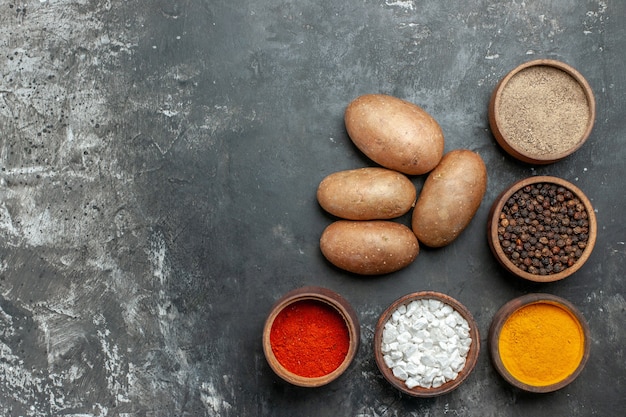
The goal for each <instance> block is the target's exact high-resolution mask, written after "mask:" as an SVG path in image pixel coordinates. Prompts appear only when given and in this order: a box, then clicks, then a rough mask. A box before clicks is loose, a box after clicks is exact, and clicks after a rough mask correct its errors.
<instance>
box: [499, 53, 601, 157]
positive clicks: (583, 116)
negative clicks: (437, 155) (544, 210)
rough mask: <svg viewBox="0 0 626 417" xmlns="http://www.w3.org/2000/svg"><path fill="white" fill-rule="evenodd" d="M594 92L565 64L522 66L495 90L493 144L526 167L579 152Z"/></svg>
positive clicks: (545, 62) (550, 62)
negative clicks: (495, 142) (525, 164)
mask: <svg viewBox="0 0 626 417" xmlns="http://www.w3.org/2000/svg"><path fill="white" fill-rule="evenodd" d="M595 116H596V109H595V99H594V95H593V91H592V89H591V87H590V86H589V83H588V82H587V81H586V80H585V78H584V77H583V76H582V75H581V74H580V73H579V72H578V71H577V70H576V69H574V68H572V67H571V66H570V65H567V64H565V63H563V62H560V61H556V60H552V59H537V60H533V61H529V62H525V63H523V64H521V65H519V66H518V67H516V68H515V69H513V70H512V71H510V72H509V73H508V74H507V75H506V76H505V77H504V78H502V80H500V82H499V83H498V85H497V86H496V88H495V90H494V92H493V94H492V96H491V100H490V103H489V125H490V127H491V131H492V132H493V135H494V137H495V139H496V141H497V142H498V144H499V145H500V146H501V147H502V148H503V149H504V150H505V151H506V152H507V153H509V154H510V155H512V156H513V157H515V158H516V159H519V160H521V161H523V162H526V163H532V164H549V163H552V162H555V161H558V160H560V159H563V158H565V157H566V156H568V155H570V154H572V153H573V152H575V151H576V150H578V149H579V148H580V147H581V146H583V144H584V143H585V141H586V140H587V138H588V137H589V135H590V134H591V130H592V128H593V124H594V121H595Z"/></svg>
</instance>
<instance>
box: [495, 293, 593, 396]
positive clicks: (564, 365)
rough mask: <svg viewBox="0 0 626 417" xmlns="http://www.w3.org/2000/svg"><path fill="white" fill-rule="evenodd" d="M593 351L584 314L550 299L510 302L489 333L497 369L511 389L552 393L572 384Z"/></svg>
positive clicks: (547, 296) (535, 297)
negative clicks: (590, 350) (512, 387)
mask: <svg viewBox="0 0 626 417" xmlns="http://www.w3.org/2000/svg"><path fill="white" fill-rule="evenodd" d="M590 345H591V342H590V339H589V327H588V325H587V322H586V321H585V319H584V317H583V316H582V314H581V313H580V311H578V310H577V309H576V308H575V307H574V305H572V304H571V303H570V302H569V301H567V300H565V299H563V298H560V297H557V296H555V295H551V294H527V295H524V296H521V297H518V298H515V299H513V300H511V301H509V302H508V303H506V304H505V305H503V306H502V307H501V308H500V310H498V312H497V313H496V315H495V316H494V318H493V321H492V323H491V326H490V328H489V350H490V353H491V361H492V363H493V365H494V367H495V368H496V370H497V371H498V373H499V374H500V375H501V376H502V377H503V378H504V379H505V380H506V381H507V382H509V383H510V384H511V385H513V386H515V387H517V388H519V389H522V390H524V391H528V392H535V393H546V392H552V391H556V390H558V389H561V388H563V387H565V386H566V385H568V384H570V383H571V382H572V381H574V380H575V379H576V378H577V377H578V376H579V375H580V373H581V372H582V370H583V368H584V367H585V364H586V363H587V359H588V358H589V349H590Z"/></svg>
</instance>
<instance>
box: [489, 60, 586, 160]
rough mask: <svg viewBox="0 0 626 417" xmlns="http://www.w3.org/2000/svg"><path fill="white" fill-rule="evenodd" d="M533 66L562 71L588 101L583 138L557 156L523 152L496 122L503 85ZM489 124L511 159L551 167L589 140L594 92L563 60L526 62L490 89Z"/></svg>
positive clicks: (554, 154)
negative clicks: (580, 89)
mask: <svg viewBox="0 0 626 417" xmlns="http://www.w3.org/2000/svg"><path fill="white" fill-rule="evenodd" d="M536 66H547V67H553V68H557V69H559V70H561V71H563V72H565V73H566V74H568V75H569V76H571V77H572V78H574V80H576V82H578V84H579V85H580V86H581V87H582V89H583V91H584V93H585V97H586V98H587V104H588V106H589V120H588V121H587V126H586V128H585V132H584V133H583V134H582V136H581V137H580V140H579V141H578V142H577V144H576V145H574V146H573V147H571V148H570V149H567V150H565V151H562V152H557V153H552V154H548V155H536V154H533V153H531V152H526V151H524V150H523V149H520V148H519V146H516V144H515V143H513V142H512V141H510V140H509V139H508V138H507V137H506V135H505V134H504V132H503V131H502V130H501V129H500V123H499V115H500V112H499V107H500V98H501V96H502V92H503V90H504V88H505V87H506V85H507V84H508V82H509V81H510V80H511V79H512V78H513V77H514V76H515V75H517V74H518V73H520V72H522V71H523V70H525V69H527V68H530V67H536ZM488 113H489V116H488V118H489V125H490V127H491V131H492V133H493V135H494V137H495V139H496V141H497V142H498V144H499V145H500V146H501V147H502V148H503V149H504V150H505V151H506V152H507V153H508V154H510V155H511V156H513V157H514V158H516V159H518V160H520V161H522V162H526V163H531V164H540V165H541V164H550V163H553V162H556V161H558V160H561V159H563V158H565V157H567V156H569V155H571V154H572V153H574V152H576V151H577V150H578V149H580V148H581V147H582V146H583V145H584V143H585V142H586V141H587V139H588V138H589V136H590V135H591V131H592V130H593V126H594V124H595V119H596V100H595V97H594V93H593V90H592V88H591V86H590V85H589V83H588V82H587V80H586V79H585V77H584V76H583V75H582V74H581V73H580V72H579V71H577V70H576V69H575V68H574V67H572V66H571V65H568V64H566V63H565V62H562V61H558V60H555V59H535V60H532V61H527V62H524V63H522V64H520V65H518V66H517V67H515V68H514V69H512V70H511V71H510V72H509V73H507V74H506V75H505V76H504V77H503V78H502V79H501V80H500V81H499V82H498V84H497V85H496V88H495V89H494V90H493V93H492V95H491V98H490V100H489V110H488Z"/></svg>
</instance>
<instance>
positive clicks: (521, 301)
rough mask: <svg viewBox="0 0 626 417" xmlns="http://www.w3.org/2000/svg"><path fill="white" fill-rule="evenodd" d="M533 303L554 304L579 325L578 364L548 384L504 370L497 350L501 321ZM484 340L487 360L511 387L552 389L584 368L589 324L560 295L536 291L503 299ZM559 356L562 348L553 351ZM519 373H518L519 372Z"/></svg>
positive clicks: (574, 376) (531, 390) (533, 390)
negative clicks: (538, 382) (486, 347)
mask: <svg viewBox="0 0 626 417" xmlns="http://www.w3.org/2000/svg"><path fill="white" fill-rule="evenodd" d="M533 304H549V305H552V306H556V307H558V308H560V309H562V310H563V311H564V312H565V313H567V314H568V315H569V316H570V317H571V319H572V320H573V322H575V323H577V324H578V325H579V326H580V338H582V339H583V343H582V345H581V349H582V352H580V361H579V362H578V366H576V368H575V370H574V371H573V372H572V373H570V374H568V375H564V376H563V377H562V378H561V379H560V380H557V381H556V382H553V383H550V384H548V385H539V384H534V383H529V381H522V380H520V377H519V376H516V375H514V373H516V372H518V371H513V372H510V371H509V370H508V369H507V367H506V366H505V364H504V362H503V360H502V355H501V350H500V343H499V340H500V336H501V334H502V328H503V326H504V324H505V323H506V321H507V320H508V319H509V318H510V317H511V316H512V315H513V314H515V313H516V312H517V311H519V310H520V309H522V308H524V307H527V306H530V305H533ZM543 321H545V318H544V319H543ZM488 340H489V351H490V356H491V361H492V363H493V366H494V367H495V368H496V370H497V371H498V373H499V374H500V375H501V376H502V377H503V378H504V379H505V380H506V381H507V382H508V383H510V384H511V385H513V386H514V387H517V388H519V389H521V390H524V391H527V392H534V393H546V392H552V391H556V390H558V389H561V388H563V387H565V386H566V385H568V384H570V383H571V382H572V381H574V380H575V379H576V378H577V377H578V376H579V375H580V373H581V372H582V370H583V368H584V367H585V364H586V363H587V360H588V359H589V349H590V345H591V341H590V338H589V326H588V325H587V322H586V321H585V319H584V317H583V316H582V314H581V313H580V312H579V311H578V310H577V309H576V307H574V306H573V305H572V304H571V303H570V302H569V301H567V300H565V299H563V298H560V297H557V296H555V295H551V294H536V293H533V294H527V295H524V296H521V297H518V298H515V299H513V300H511V301H509V302H507V303H506V304H505V305H503V306H502V307H501V308H500V309H499V310H498V312H497V313H496V314H495V316H494V318H493V321H492V322H491V326H490V328H489V336H488ZM567 342H571V341H569V340H568V341H566V342H565V343H567ZM530 348H531V347H530V345H529V344H526V345H525V346H524V349H525V350H526V351H528V349H530ZM532 353H533V352H528V354H529V355H532ZM559 355H563V351H562V350H561V351H560V352H559V353H557V354H556V355H555V356H559ZM516 359H520V361H522V360H523V359H521V358H512V360H514V361H515V360H516ZM574 365H575V363H574ZM547 366H548V368H549V369H553V368H554V367H551V366H550V365H549V364H548V365H547ZM519 375H521V373H520V374H519Z"/></svg>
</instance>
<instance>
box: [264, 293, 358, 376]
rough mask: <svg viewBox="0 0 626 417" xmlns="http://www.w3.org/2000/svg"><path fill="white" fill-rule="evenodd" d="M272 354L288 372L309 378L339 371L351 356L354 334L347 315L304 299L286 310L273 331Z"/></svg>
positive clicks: (317, 302) (278, 318) (276, 320)
mask: <svg viewBox="0 0 626 417" xmlns="http://www.w3.org/2000/svg"><path fill="white" fill-rule="evenodd" d="M270 344H271V347H272V352H273V353H274V355H275V356H276V359H277V360H278V362H279V363H280V364H281V365H282V366H283V367H284V368H285V369H287V370H288V371H290V372H292V373H294V374H296V375H299V376H303V377H307V378H315V377H320V376H324V375H327V374H329V373H331V372H333V371H334V370H335V369H337V368H338V367H339V366H340V365H341V363H342V362H343V360H344V359H345V357H346V354H347V353H348V347H349V344H350V335H349V332H348V327H347V325H346V322H345V321H344V318H343V316H342V315H341V314H340V313H339V312H338V311H337V310H335V309H334V308H333V307H331V306H330V305H328V304H326V303H324V302H321V301H316V300H302V301H298V302H295V303H293V304H290V305H288V306H287V307H285V308H284V309H283V310H282V311H281V312H280V313H278V315H277V316H276V318H275V320H274V323H273V325H272V329H271V331H270Z"/></svg>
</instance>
